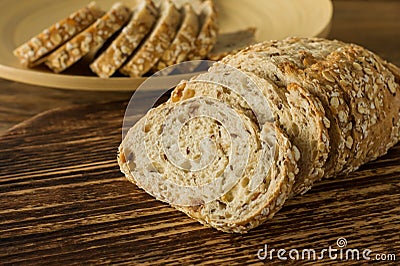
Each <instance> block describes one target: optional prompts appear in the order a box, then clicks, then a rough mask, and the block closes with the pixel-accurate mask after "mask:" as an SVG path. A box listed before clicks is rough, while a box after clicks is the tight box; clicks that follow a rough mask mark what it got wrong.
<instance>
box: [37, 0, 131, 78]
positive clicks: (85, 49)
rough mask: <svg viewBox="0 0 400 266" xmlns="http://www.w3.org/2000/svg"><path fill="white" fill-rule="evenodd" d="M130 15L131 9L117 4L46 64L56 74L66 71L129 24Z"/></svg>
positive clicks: (52, 55) (59, 49) (55, 53)
mask: <svg viewBox="0 0 400 266" xmlns="http://www.w3.org/2000/svg"><path fill="white" fill-rule="evenodd" d="M130 15H131V10H130V8H129V7H127V6H125V5H124V4H122V3H120V2H117V3H115V4H114V5H113V6H112V7H111V9H110V10H109V11H108V12H107V13H106V14H105V15H104V16H102V17H101V18H99V19H98V20H97V21H96V22H94V23H93V24H92V25H90V26H89V27H88V28H87V29H85V30H84V31H82V32H81V33H79V34H78V35H76V36H75V37H74V38H72V39H71V40H70V41H68V42H67V43H65V44H64V45H62V46H61V47H60V48H58V49H57V50H56V51H54V52H53V53H51V54H50V55H49V56H48V57H47V59H46V62H45V64H46V65H47V66H48V67H49V68H50V69H51V70H53V71H54V72H55V73H59V72H62V71H64V70H65V69H67V68H68V67H70V66H71V65H73V64H74V63H76V62H77V61H78V60H80V59H81V58H82V57H84V56H85V55H87V54H89V53H90V52H94V51H95V50H97V49H99V48H100V47H101V46H102V45H103V44H104V43H105V42H106V41H107V40H108V39H109V38H110V37H111V36H112V35H113V34H114V33H116V32H117V31H118V30H119V29H121V28H122V26H124V25H125V23H126V22H128V20H129V18H130Z"/></svg>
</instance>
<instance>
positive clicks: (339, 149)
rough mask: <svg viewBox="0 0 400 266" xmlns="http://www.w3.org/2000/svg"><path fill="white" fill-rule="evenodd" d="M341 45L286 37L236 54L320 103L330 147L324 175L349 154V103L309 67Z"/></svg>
mask: <svg viewBox="0 0 400 266" xmlns="http://www.w3.org/2000/svg"><path fill="white" fill-rule="evenodd" d="M342 44H343V43H341V42H336V41H327V40H323V39H317V38H313V39H301V38H288V39H285V40H282V41H271V42H264V43H261V44H257V45H254V46H251V47H249V48H248V49H245V50H244V51H242V52H240V53H239V54H240V55H239V54H238V55H237V56H245V57H247V58H250V59H249V62H248V65H249V66H251V65H252V64H253V68H259V69H260V70H262V69H264V71H263V74H262V75H263V76H267V77H268V78H269V79H271V80H272V81H274V82H275V83H276V84H278V85H279V86H281V87H285V86H287V85H289V84H293V83H294V84H297V85H300V87H303V88H304V89H305V90H306V91H308V92H309V93H310V94H311V95H312V97H313V98H314V99H315V100H319V101H320V102H321V103H322V106H323V109H324V110H325V115H326V118H327V119H324V120H323V122H324V124H325V126H326V127H327V128H329V141H330V146H331V148H330V152H329V154H328V159H327V161H326V164H325V166H324V172H325V174H324V176H325V177H326V176H333V175H335V173H338V172H339V171H341V170H342V169H343V166H344V165H345V163H346V160H347V159H348V157H349V156H350V149H349V148H347V147H348V145H347V146H346V140H348V139H349V138H351V137H352V136H351V127H352V125H351V121H350V116H349V115H350V114H349V106H348V104H347V102H346V99H345V95H344V93H343V92H342V91H341V90H340V88H339V86H338V85H337V84H331V83H329V81H328V80H327V79H326V77H325V76H323V75H322V70H321V71H319V72H318V71H315V70H314V69H311V68H312V67H313V66H314V65H315V63H316V62H321V61H323V60H325V57H326V56H328V55H329V54H330V53H331V52H332V51H334V50H335V49H338V48H339V47H341V46H342ZM228 57H229V56H228ZM267 65H268V67H266V66H267ZM257 66H259V67H257ZM318 176H319V175H315V177H318Z"/></svg>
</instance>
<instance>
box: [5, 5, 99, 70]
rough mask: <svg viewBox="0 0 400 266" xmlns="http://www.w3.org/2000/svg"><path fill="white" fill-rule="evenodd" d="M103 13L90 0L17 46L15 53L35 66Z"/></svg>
mask: <svg viewBox="0 0 400 266" xmlns="http://www.w3.org/2000/svg"><path fill="white" fill-rule="evenodd" d="M103 14H104V11H103V10H102V9H101V8H100V7H99V6H97V4H96V3H95V2H90V3H89V4H88V5H86V6H85V7H83V8H81V9H79V10H77V11H75V12H74V13H72V14H71V15H69V16H68V17H67V18H65V19H62V20H60V21H58V22H57V23H55V24H53V25H51V26H50V27H49V28H47V29H45V30H43V31H42V32H41V33H39V34H38V35H36V36H35V37H33V38H31V39H30V40H29V41H27V42H26V43H24V44H22V45H21V46H19V47H17V48H16V49H15V50H14V51H13V53H14V55H15V56H16V57H17V58H18V59H19V61H20V63H21V64H22V65H24V66H27V67H33V66H35V65H37V64H39V63H41V62H42V60H40V59H42V58H43V57H45V56H46V55H47V54H48V53H50V52H52V51H53V50H54V49H56V48H57V47H59V46H60V45H62V44H63V43H65V42H66V41H68V40H70V39H71V38H72V37H73V36H75V35H76V34H77V33H79V32H81V31H82V30H84V29H85V28H86V27H88V26H89V25H91V24H92V23H93V22H94V21H96V19H98V18H99V17H101V16H102V15H103Z"/></svg>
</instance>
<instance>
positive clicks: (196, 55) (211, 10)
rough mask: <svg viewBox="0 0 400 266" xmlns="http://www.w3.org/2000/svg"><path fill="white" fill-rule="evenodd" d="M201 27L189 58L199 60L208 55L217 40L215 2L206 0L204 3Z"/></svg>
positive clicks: (217, 27)
mask: <svg viewBox="0 0 400 266" xmlns="http://www.w3.org/2000/svg"><path fill="white" fill-rule="evenodd" d="M201 16H202V19H200V20H201V24H202V26H201V29H200V32H199V34H198V36H197V38H196V40H195V44H194V49H193V50H192V51H191V52H190V53H189V54H188V56H187V59H188V60H199V59H204V58H206V57H207V55H208V54H209V52H210V51H211V50H212V48H213V47H214V45H215V43H216V42H217V35H218V30H219V26H218V14H217V10H216V7H215V5H214V2H213V1H212V0H206V1H204V2H203V3H202V11H201Z"/></svg>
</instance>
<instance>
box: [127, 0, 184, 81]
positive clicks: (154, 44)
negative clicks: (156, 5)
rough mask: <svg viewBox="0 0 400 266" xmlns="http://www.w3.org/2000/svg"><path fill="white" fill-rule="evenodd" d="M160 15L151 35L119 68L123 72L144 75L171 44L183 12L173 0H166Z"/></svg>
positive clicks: (132, 75) (130, 74) (129, 74)
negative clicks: (180, 11)
mask: <svg viewBox="0 0 400 266" xmlns="http://www.w3.org/2000/svg"><path fill="white" fill-rule="evenodd" d="M160 15H161V17H160V18H159V21H158V22H157V24H156V25H155V27H154V29H153V31H152V33H151V34H150V36H148V38H147V39H146V40H145V41H144V43H143V44H142V45H141V46H140V47H139V48H138V50H137V51H136V52H135V53H134V55H133V56H132V58H130V59H128V60H127V62H126V63H125V64H124V65H123V66H122V67H121V68H120V69H119V71H120V72H121V73H122V74H124V75H128V76H131V77H141V76H143V75H144V74H146V73H147V72H148V71H149V70H150V69H151V68H152V67H153V66H155V64H156V63H157V62H158V60H160V58H161V56H162V55H163V54H164V52H165V51H166V50H167V49H168V47H169V46H170V45H171V42H172V41H173V39H174V37H175V35H176V30H177V28H178V26H179V24H180V22H181V14H180V13H179V10H178V9H177V8H176V7H175V5H174V3H173V2H171V1H170V0H166V1H165V2H163V3H162V5H161V10H160Z"/></svg>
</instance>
